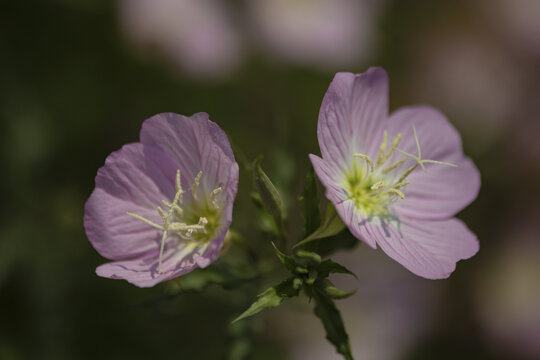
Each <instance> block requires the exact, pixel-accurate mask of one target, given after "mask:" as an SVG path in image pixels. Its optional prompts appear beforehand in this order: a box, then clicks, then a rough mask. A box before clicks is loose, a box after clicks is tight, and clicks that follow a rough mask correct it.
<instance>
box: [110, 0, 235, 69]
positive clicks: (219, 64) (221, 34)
mask: <svg viewBox="0 0 540 360" xmlns="http://www.w3.org/2000/svg"><path fill="white" fill-rule="evenodd" d="M118 4H119V15H120V20H121V25H122V28H123V30H124V32H125V34H126V36H127V37H128V38H129V39H130V40H131V41H132V42H133V43H134V44H135V45H137V46H138V47H139V48H142V49H145V50H147V51H148V53H149V54H150V55H154V54H155V53H156V52H157V53H160V54H161V55H164V56H165V58H166V59H167V60H169V62H170V63H171V64H172V65H174V66H175V67H176V68H177V69H179V70H180V71H182V72H184V73H186V74H188V75H190V76H192V77H198V78H208V79H211V78H220V77H223V76H226V75H229V74H230V73H231V72H233V71H234V70H235V69H237V68H238V67H239V66H240V64H241V62H242V61H243V58H244V49H243V45H242V42H241V38H240V33H239V31H238V29H237V28H236V26H235V24H234V21H233V18H232V17H230V16H229V14H228V13H229V11H228V8H227V6H226V4H224V3H223V2H222V1H221V0H196V1H193V0H152V1H147V0H122V1H120V2H119V3H118Z"/></svg>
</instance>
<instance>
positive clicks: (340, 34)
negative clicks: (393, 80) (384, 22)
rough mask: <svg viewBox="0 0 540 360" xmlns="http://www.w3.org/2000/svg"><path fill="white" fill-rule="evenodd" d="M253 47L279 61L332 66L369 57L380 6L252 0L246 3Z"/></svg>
mask: <svg viewBox="0 0 540 360" xmlns="http://www.w3.org/2000/svg"><path fill="white" fill-rule="evenodd" d="M246 5H247V10H248V14H249V17H250V20H251V22H250V23H251V25H252V28H253V33H254V35H255V37H256V39H257V40H258V42H257V44H258V45H259V46H261V47H262V48H263V50H264V51H265V52H266V53H267V54H268V55H269V56H270V57H274V58H277V59H279V60H282V61H286V62H291V63H296V64H301V65H304V64H305V65H314V66H317V67H321V68H336V67H342V66H344V65H347V64H349V65H351V64H356V63H358V61H362V60H365V59H366V58H367V57H368V56H370V55H371V53H372V50H373V45H374V43H373V42H372V41H371V39H372V38H373V36H372V35H373V32H374V29H375V19H376V15H377V14H376V13H377V8H378V7H379V6H381V4H380V2H377V4H375V3H370V2H369V1H363V0H362V1H357V0H332V1H327V0H309V1H290V0H257V1H248V2H246Z"/></svg>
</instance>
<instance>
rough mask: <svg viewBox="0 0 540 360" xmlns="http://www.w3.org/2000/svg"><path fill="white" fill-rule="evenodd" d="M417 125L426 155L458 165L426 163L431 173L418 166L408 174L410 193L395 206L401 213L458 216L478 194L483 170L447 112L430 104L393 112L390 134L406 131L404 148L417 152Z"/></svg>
mask: <svg viewBox="0 0 540 360" xmlns="http://www.w3.org/2000/svg"><path fill="white" fill-rule="evenodd" d="M413 125H414V126H415V128H416V132H417V134H418V140H419V143H420V148H421V151H422V158H423V159H430V160H437V161H443V162H449V163H452V164H455V165H457V166H458V167H457V168H455V167H450V166H445V165H439V164H426V169H427V173H424V172H423V171H422V170H421V168H420V167H418V168H417V169H416V170H415V171H414V172H413V173H412V174H411V175H410V176H409V177H408V178H407V180H408V181H410V184H409V185H407V186H406V187H405V188H404V189H403V192H404V193H405V196H406V197H405V199H404V200H400V201H398V202H397V203H396V205H395V210H396V212H397V213H398V214H399V215H400V216H401V215H404V216H411V217H417V218H421V219H442V218H447V217H451V216H454V215H455V214H456V213H457V212H458V211H460V210H461V209H463V208H464V207H465V206H467V205H468V204H469V203H471V202H472V201H473V200H474V199H475V198H476V196H477V195H478V191H479V189H480V173H479V172H478V170H477V169H476V167H475V166H474V164H473V162H472V161H471V160H470V159H469V158H467V157H465V155H464V154H463V150H462V145H461V138H460V136H459V134H458V132H457V131H456V130H455V129H454V127H453V126H452V125H451V124H450V123H449V122H448V120H447V119H446V118H445V116H444V115H443V114H441V113H440V112H439V111H438V110H436V109H433V108H431V107H428V106H411V107H407V108H402V109H400V110H398V111H396V112H395V113H393V114H392V115H391V116H390V120H389V121H388V127H389V129H388V131H389V135H395V134H397V133H402V134H403V140H402V141H401V143H400V144H399V146H398V147H399V148H400V149H402V150H404V151H406V152H408V153H411V154H414V155H417V147H416V142H415V140H414V135H413ZM399 156H401V155H399ZM396 158H397V154H396ZM407 164H408V165H406V166H409V165H411V164H414V161H413V160H408V162H407ZM406 166H405V165H404V166H403V167H402V171H404V169H405V168H406Z"/></svg>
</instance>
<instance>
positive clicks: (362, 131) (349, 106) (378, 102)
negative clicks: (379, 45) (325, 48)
mask: <svg viewBox="0 0 540 360" xmlns="http://www.w3.org/2000/svg"><path fill="white" fill-rule="evenodd" d="M387 116H388V76H387V75H386V72H385V71H384V70H383V69H382V68H378V67H374V68H370V69H368V71H366V72H365V73H363V74H359V75H354V74H351V73H337V74H336V76H335V77H334V80H333V81H332V83H331V84H330V87H329V88H328V91H327V92H326V94H325V96H324V99H323V102H322V105H321V110H320V112H319V122H318V128H317V135H318V138H319V146H320V148H321V153H322V157H323V159H325V160H326V161H329V162H331V163H332V164H336V166H338V167H340V168H341V169H342V170H344V169H346V168H347V167H348V165H349V164H350V162H351V157H352V154H353V153H355V152H361V153H363V154H365V155H368V156H370V157H372V158H374V157H375V156H376V155H377V151H378V146H379V144H380V142H381V141H382V133H383V130H384V126H385V122H386V120H387Z"/></svg>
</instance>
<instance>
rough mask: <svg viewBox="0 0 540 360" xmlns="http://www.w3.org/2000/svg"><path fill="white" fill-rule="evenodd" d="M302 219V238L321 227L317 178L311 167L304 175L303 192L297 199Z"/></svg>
mask: <svg viewBox="0 0 540 360" xmlns="http://www.w3.org/2000/svg"><path fill="white" fill-rule="evenodd" d="M298 200H300V206H301V209H302V215H303V217H304V236H307V235H308V234H311V233H313V232H314V231H315V230H317V228H318V227H319V226H320V225H321V216H320V211H319V202H320V199H319V195H318V193H317V177H316V176H315V171H314V170H313V167H311V168H310V170H309V172H308V174H307V175H306V181H305V183H304V191H303V192H302V196H300V197H299V198H298Z"/></svg>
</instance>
